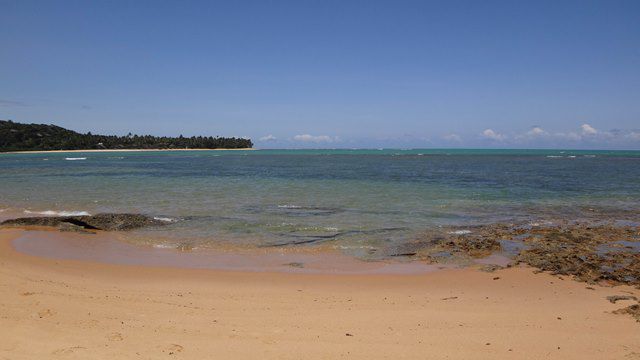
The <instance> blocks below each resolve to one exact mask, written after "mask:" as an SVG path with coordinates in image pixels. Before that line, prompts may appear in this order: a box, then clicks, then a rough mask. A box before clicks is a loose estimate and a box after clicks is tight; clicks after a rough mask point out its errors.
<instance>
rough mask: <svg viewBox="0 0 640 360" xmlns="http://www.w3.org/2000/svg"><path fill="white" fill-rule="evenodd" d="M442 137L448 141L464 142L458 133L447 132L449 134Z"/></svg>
mask: <svg viewBox="0 0 640 360" xmlns="http://www.w3.org/2000/svg"><path fill="white" fill-rule="evenodd" d="M442 138H443V139H445V140H447V141H452V142H462V138H461V137H460V135H458V134H447V135H445V136H443V137H442Z"/></svg>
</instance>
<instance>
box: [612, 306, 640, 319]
mask: <svg viewBox="0 0 640 360" xmlns="http://www.w3.org/2000/svg"><path fill="white" fill-rule="evenodd" d="M613 313H614V314H621V315H631V316H633V317H634V318H635V319H636V321H637V322H640V305H639V304H634V305H630V306H627V307H626V308H622V309H618V310H616V311H614V312H613Z"/></svg>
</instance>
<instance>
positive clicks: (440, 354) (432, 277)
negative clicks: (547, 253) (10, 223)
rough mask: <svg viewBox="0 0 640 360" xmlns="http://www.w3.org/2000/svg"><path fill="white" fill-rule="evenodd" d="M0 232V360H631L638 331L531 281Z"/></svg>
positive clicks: (594, 305) (592, 300) (598, 305)
mask: <svg viewBox="0 0 640 360" xmlns="http://www.w3.org/2000/svg"><path fill="white" fill-rule="evenodd" d="M21 231H22V230H0V359H158V358H165V357H168V358H177V359H265V358H266V359H337V358H345V359H399V358H408V359H640V323H638V322H636V321H635V320H633V319H632V318H631V317H628V316H624V315H614V314H611V311H613V310H616V309H618V308H621V307H624V306H626V305H629V302H628V301H620V302H618V303H617V304H611V303H610V302H608V301H607V300H606V299H605V297H606V296H608V295H617V294H620V295H624V294H629V293H631V294H635V295H636V296H640V291H638V290H637V289H632V288H629V287H615V288H607V287H598V286H596V287H594V289H593V290H592V289H588V285H586V284H584V283H578V282H575V281H572V280H570V279H568V278H565V279H560V278H558V277H554V276H551V275H548V274H534V273H533V270H532V269H530V268H512V269H508V270H503V271H498V272H494V273H485V272H481V271H477V270H474V269H464V270H445V271H439V272H432V273H425V274H419V275H317V274H288V273H260V272H229V271H215V270H198V269H180V268H168V267H149V266H133V265H114V264H103V263H96V262H88V261H79V260H56V259H51V258H42V257H35V256H30V255H24V254H21V253H18V252H16V251H15V250H14V249H13V247H12V246H11V240H12V239H15V238H17V237H18V236H20V235H21Z"/></svg>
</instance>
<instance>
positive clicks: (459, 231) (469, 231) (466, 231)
mask: <svg viewBox="0 0 640 360" xmlns="http://www.w3.org/2000/svg"><path fill="white" fill-rule="evenodd" d="M448 234H452V235H467V234H471V230H456V231H449V232H448Z"/></svg>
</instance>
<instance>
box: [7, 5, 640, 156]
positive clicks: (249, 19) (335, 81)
mask: <svg viewBox="0 0 640 360" xmlns="http://www.w3.org/2000/svg"><path fill="white" fill-rule="evenodd" d="M0 8H1V11H0V119H2V118H5V119H13V120H15V121H19V122H37V123H55V124H58V125H61V126H64V127H68V128H71V129H74V130H78V131H82V132H85V131H91V132H93V133H113V134H126V133H128V132H133V133H144V134H147V133H150V134H154V135H178V134H184V135H223V136H247V137H251V138H252V139H253V140H254V141H255V142H256V145H257V146H258V147H261V148H274V147H276V148H277V147H331V148H333V147H346V148H351V147H373V148H375V147H401V148H404V147H491V148H500V147H515V148H537V147H563V148H621V149H622V148H625V149H629V148H634V149H639V148H640V1H594V2H592V1H531V2H524V1H467V2H465V1H438V2H429V1H372V0H371V1H302V0H301V1H249V2H246V1H229V2H215V1H202V2H199V1H171V2H169V1H148V2H145V1H121V2H120V1H102V2H98V1H39V2H33V1H26V0H19V1H8V0H0Z"/></svg>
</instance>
